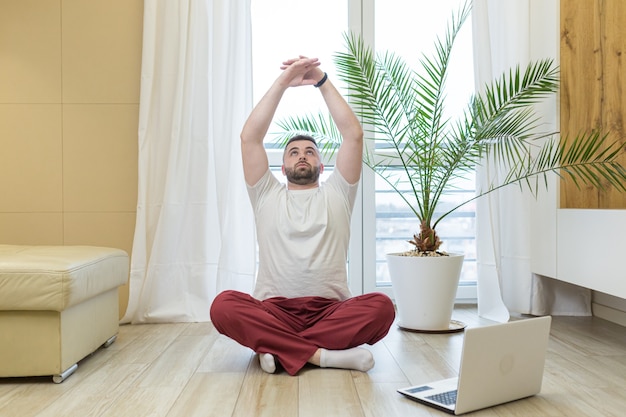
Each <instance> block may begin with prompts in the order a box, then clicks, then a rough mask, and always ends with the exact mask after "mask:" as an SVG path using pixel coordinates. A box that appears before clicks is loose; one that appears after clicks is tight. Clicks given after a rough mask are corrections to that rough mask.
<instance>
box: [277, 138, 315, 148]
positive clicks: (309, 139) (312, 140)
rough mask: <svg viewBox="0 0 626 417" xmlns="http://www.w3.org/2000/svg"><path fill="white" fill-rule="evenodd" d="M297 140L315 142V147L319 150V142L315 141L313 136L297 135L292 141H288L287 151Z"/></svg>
mask: <svg viewBox="0 0 626 417" xmlns="http://www.w3.org/2000/svg"><path fill="white" fill-rule="evenodd" d="M297 140H308V141H309V142H313V144H314V145H315V147H316V148H317V142H316V141H315V139H314V138H313V136H309V135H296V136H294V137H292V138H291V139H289V140H288V141H287V143H286V144H285V149H287V147H288V146H289V144H290V143H291V142H295V141H297Z"/></svg>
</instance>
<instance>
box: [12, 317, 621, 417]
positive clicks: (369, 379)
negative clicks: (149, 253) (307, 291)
mask: <svg viewBox="0 0 626 417" xmlns="http://www.w3.org/2000/svg"><path fill="white" fill-rule="evenodd" d="M453 318H455V319H458V320H461V321H464V322H465V323H467V324H468V325H469V326H480V325H485V324H489V322H488V321H486V320H484V319H480V318H478V317H477V315H476V310H475V308H474V307H473V306H459V307H457V308H456V309H455V313H454V315H453ZM462 338H463V333H457V334H448V335H437V334H416V333H410V332H405V331H402V330H399V329H398V328H397V327H396V326H394V327H392V329H391V331H390V332H389V335H388V336H387V337H386V338H385V339H384V340H383V341H381V342H379V343H378V344H376V345H374V346H372V347H371V350H372V352H373V353H374V357H375V359H376V366H375V367H374V368H373V369H372V370H371V371H370V372H368V373H361V372H351V371H345V370H333V369H320V368H315V367H312V366H311V367H306V368H305V369H303V370H302V371H301V372H300V373H299V375H298V376H296V377H291V376H288V375H287V374H286V373H285V372H281V373H277V374H274V375H269V374H265V373H264V372H263V371H262V370H261V369H260V367H259V365H258V360H257V358H256V356H255V355H253V354H252V352H251V351H250V350H248V349H246V348H243V347H241V346H239V345H238V344H236V343H234V342H233V341H231V340H229V339H227V338H225V337H224V336H220V335H218V334H217V332H216V331H215V329H214V328H213V327H212V325H211V324H210V323H185V324H156V325H126V326H121V327H120V333H119V337H118V339H117V341H116V342H115V343H114V344H113V345H112V346H111V347H109V348H107V349H100V350H98V351H97V352H96V353H95V354H93V355H91V356H90V357H88V358H86V359H85V360H83V361H82V362H80V364H79V367H78V370H77V371H76V373H75V374H74V375H72V376H71V377H70V378H69V379H67V380H66V381H65V382H63V383H62V384H53V383H52V382H51V380H50V378H8V379H6V378H5V379H0V416H3V417H8V416H16V417H28V416H38V417H43V416H51V417H58V416H77V417H78V416H80V417H85V416H124V417H126V416H128V417H141V416H167V417H174V416H176V417H178V416H180V417H183V416H184V417H191V416H202V417H207V416H242V417H251V416H271V417H277V416H288V417H309V416H310V417H325V416H333V417H335V416H384V417H391V416H402V417H405V416H430V415H446V414H443V413H441V412H439V411H436V410H434V409H430V408H428V407H425V406H422V405H420V404H418V403H415V402H412V401H410V400H407V399H405V398H404V397H402V396H401V395H400V394H397V393H396V389H397V388H399V387H404V386H407V385H411V384H418V383H422V382H428V381H432V380H435V379H440V378H446V377H450V376H454V375H455V374H456V371H457V369H458V366H459V359H460V354H461V351H460V349H461V345H462ZM0 360H2V358H0ZM625 387H626V328H624V327H621V326H618V325H615V324H612V323H609V322H607V321H604V320H601V319H596V318H588V317H587V318H573V317H555V318H554V320H553V323H552V331H551V339H550V344H549V352H548V357H547V362H546V368H545V373H544V381H543V388H542V392H541V394H540V395H538V396H535V397H532V398H529V399H525V400H520V401H516V402H513V403H509V404H504V405H501V406H498V407H493V408H490V409H486V410H482V411H478V412H475V413H472V414H471V415H476V416H567V417H575V416H623V415H624V414H625V412H626V411H625V410H626V391H625Z"/></svg>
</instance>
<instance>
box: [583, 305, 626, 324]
mask: <svg viewBox="0 0 626 417" xmlns="http://www.w3.org/2000/svg"><path fill="white" fill-rule="evenodd" d="M591 309H592V311H593V315H594V316H596V317H599V318H601V319H604V320H608V321H610V322H613V323H616V324H619V325H620V326H625V327H626V311H622V310H618V309H615V308H612V307H608V306H605V305H602V304H598V303H591Z"/></svg>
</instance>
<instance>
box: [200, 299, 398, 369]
mask: <svg viewBox="0 0 626 417" xmlns="http://www.w3.org/2000/svg"><path fill="white" fill-rule="evenodd" d="M394 318H395V311H394V308H393V303H392V302H391V300H390V299H389V297H387V296H386V295H384V294H381V293H370V294H364V295H359V296H356V297H352V298H349V299H347V300H344V301H337V300H329V299H326V298H322V297H300V298H284V297H274V298H268V299H266V300H263V301H260V300H257V299H255V298H253V297H251V296H250V295H248V294H245V293H242V292H238V291H232V290H228V291H224V292H222V293H220V294H219V295H218V296H217V297H216V298H215V301H213V304H212V305H211V321H212V322H213V325H214V326H215V328H216V329H217V330H218V331H219V332H220V333H222V334H224V335H226V336H228V337H230V338H231V339H233V340H235V341H237V342H239V343H240V344H242V345H244V346H247V347H249V348H251V349H252V350H254V351H255V352H257V353H271V354H272V355H274V358H275V359H276V360H278V362H279V363H280V364H281V365H282V366H283V368H285V370H286V371H287V373H289V374H290V375H295V374H296V373H297V372H298V371H299V370H300V369H301V368H302V367H303V366H304V365H305V364H306V363H307V361H308V360H309V359H310V358H311V356H313V354H314V353H315V351H317V349H318V348H325V349H331V350H341V349H349V348H352V347H356V346H360V345H362V344H364V343H367V344H370V345H372V344H374V343H376V342H378V341H379V340H380V339H382V338H383V337H384V336H385V335H386V334H387V332H388V331H389V328H390V327H391V324H392V322H393V320H394Z"/></svg>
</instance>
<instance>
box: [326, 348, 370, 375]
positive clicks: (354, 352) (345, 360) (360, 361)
mask: <svg viewBox="0 0 626 417" xmlns="http://www.w3.org/2000/svg"><path fill="white" fill-rule="evenodd" d="M320 366H321V367H322V368H342V369H354V370H357V371H361V372H367V371H369V370H370V369H372V368H373V367H374V357H373V356H372V352H370V351H369V350H367V349H363V348H358V347H355V348H352V349H346V350H327V349H321V350H320Z"/></svg>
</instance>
